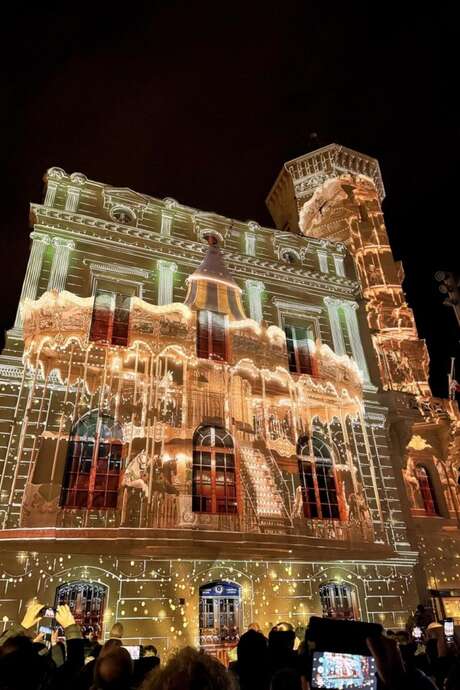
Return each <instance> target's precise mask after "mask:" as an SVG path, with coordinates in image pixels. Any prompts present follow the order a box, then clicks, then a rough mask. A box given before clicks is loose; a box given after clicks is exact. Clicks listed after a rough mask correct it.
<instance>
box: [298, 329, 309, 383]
mask: <svg viewBox="0 0 460 690" xmlns="http://www.w3.org/2000/svg"><path fill="white" fill-rule="evenodd" d="M295 337H296V343H295V345H296V350H297V367H298V368H297V372H298V373H299V374H313V362H312V356H311V353H310V348H309V346H308V331H307V330H306V329H305V328H299V327H296V329H295Z"/></svg>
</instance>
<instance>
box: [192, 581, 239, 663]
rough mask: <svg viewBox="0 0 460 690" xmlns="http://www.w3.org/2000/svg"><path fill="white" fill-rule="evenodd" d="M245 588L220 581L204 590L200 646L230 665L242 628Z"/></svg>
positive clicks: (201, 599)
mask: <svg viewBox="0 0 460 690" xmlns="http://www.w3.org/2000/svg"><path fill="white" fill-rule="evenodd" d="M241 615H242V608H241V587H240V586H239V585H237V584H235V583H233V582H225V581H223V580H219V581H217V582H210V583H209V584H207V585H202V586H201V587H200V646H201V647H203V648H204V649H206V651H207V652H209V653H211V654H213V655H214V656H217V657H218V658H219V659H220V660H221V661H222V662H223V663H224V664H226V665H227V664H228V651H229V650H230V649H232V648H233V647H235V646H236V644H237V642H238V639H239V636H240V629H241Z"/></svg>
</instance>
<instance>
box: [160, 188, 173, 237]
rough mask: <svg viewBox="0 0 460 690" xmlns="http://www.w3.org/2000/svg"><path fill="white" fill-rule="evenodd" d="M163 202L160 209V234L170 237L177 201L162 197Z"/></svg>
mask: <svg viewBox="0 0 460 690" xmlns="http://www.w3.org/2000/svg"><path fill="white" fill-rule="evenodd" d="M163 203H164V205H165V207H164V208H163V209H162V211H161V227H160V235H161V236H162V237H170V236H171V227H172V222H173V217H174V209H175V208H176V206H177V201H175V200H174V199H170V198H169V197H167V198H166V199H163Z"/></svg>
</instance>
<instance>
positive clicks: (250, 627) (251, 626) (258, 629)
mask: <svg viewBox="0 0 460 690" xmlns="http://www.w3.org/2000/svg"><path fill="white" fill-rule="evenodd" d="M248 630H255V631H256V632H262V630H261V627H260V625H259V624H258V623H249V625H248Z"/></svg>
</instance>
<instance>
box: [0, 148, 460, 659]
mask: <svg viewBox="0 0 460 690" xmlns="http://www.w3.org/2000/svg"><path fill="white" fill-rule="evenodd" d="M46 183H47V184H46V196H45V199H44V201H43V203H42V204H32V205H31V224H32V226H33V232H32V234H31V239H32V244H31V251H30V258H29V263H28V267H27V271H26V276H25V280H24V285H23V289H22V293H21V297H20V304H19V307H18V312H17V316H16V321H15V324H14V326H13V328H12V329H11V330H10V331H9V332H8V333H7V335H6V345H5V349H4V352H3V354H2V356H1V359H0V401H1V403H0V404H1V421H0V424H1V448H0V450H1V460H0V472H1V474H0V519H1V521H2V532H1V533H0V548H1V553H0V561H1V565H0V576H1V578H0V607H1V608H0V618H2V619H3V624H4V626H7V625H8V624H9V622H10V620H13V619H15V618H17V615H18V607H19V606H20V605H21V602H24V600H27V599H28V598H30V597H32V596H34V595H37V596H38V597H40V598H41V600H43V601H44V603H48V604H53V603H54V602H56V603H58V602H61V601H69V602H70V604H71V606H72V608H73V610H74V612H75V615H76V617H77V619H78V620H79V622H81V623H84V624H87V625H93V626H95V627H97V628H98V629H100V631H101V634H102V635H104V634H106V632H108V628H109V627H110V624H111V623H113V622H114V621H115V620H122V621H123V623H124V627H125V640H126V642H127V643H131V644H137V643H147V642H148V641H152V640H153V641H154V642H155V644H156V645H157V646H158V647H159V649H160V650H161V651H162V652H163V653H164V652H165V651H166V650H167V649H168V648H171V647H174V646H177V645H182V644H186V643H191V644H201V645H202V646H205V647H207V648H209V649H212V650H213V651H214V652H216V653H218V654H219V655H221V656H222V658H225V654H226V651H227V650H228V648H229V647H231V646H233V645H234V644H235V640H236V638H237V636H238V634H239V633H240V632H241V631H242V630H244V629H245V628H246V626H247V625H248V624H249V623H250V622H251V621H253V620H256V621H257V622H259V623H260V625H261V626H262V627H263V628H265V629H266V630H267V628H268V627H269V626H270V625H271V624H273V623H275V622H277V621H278V620H289V621H291V622H292V623H293V624H294V625H305V623H306V622H307V620H308V617H309V615H311V614H319V615H328V616H338V617H348V618H361V619H366V620H375V621H379V622H382V623H383V624H384V625H386V626H391V627H396V626H398V627H400V626H403V625H404V623H405V620H406V619H407V616H408V615H409V613H410V612H411V611H412V610H413V609H414V607H415V604H416V603H417V602H418V601H420V600H427V601H429V600H430V597H431V598H433V600H434V602H435V605H436V607H437V610H438V613H439V615H444V614H446V615H450V614H452V615H454V616H455V615H458V616H460V606H458V604H459V603H460V592H458V594H459V597H457V596H456V595H457V591H456V585H457V582H458V575H459V570H460V553H459V552H460V532H459V511H460V502H459V485H458V428H459V417H458V409H457V407H456V404H455V403H454V402H452V401H443V400H437V399H433V398H432V397H431V396H430V390H429V386H428V380H427V377H428V355H427V352H426V348H425V345H424V343H423V342H422V341H421V340H419V338H418V335H417V331H416V328H415V324H414V320H413V315H412V312H411V310H410V308H409V307H408V306H407V304H406V302H405V298H404V294H403V291H402V288H401V280H402V271H401V267H400V265H398V264H395V262H394V261H393V258H392V254H391V248H390V246H389V243H388V237H387V234H386V230H385V226H384V222H383V215H382V210H381V201H382V199H383V184H382V180H381V176H380V171H379V167H378V163H377V161H375V160H374V159H371V158H368V157H367V156H364V155H362V154H359V153H357V152H354V151H351V150H349V149H345V148H344V147H340V146H337V145H331V146H329V147H326V148H324V149H320V150H319V151H315V152H313V153H310V154H307V155H306V156H303V157H300V158H298V159H296V160H295V161H291V162H289V163H287V164H285V166H284V167H283V170H282V172H281V173H280V175H279V177H278V179H277V181H276V182H275V185H274V186H273V188H272V190H271V192H270V194H269V197H268V199H267V204H268V207H269V209H270V212H271V214H272V216H273V219H274V221H275V225H276V228H277V229H269V228H264V227H261V226H259V225H258V224H257V223H256V222H253V221H249V222H246V223H243V222H239V221H235V220H233V219H229V218H225V217H223V216H220V215H217V214H214V213H205V212H201V211H199V210H196V209H194V208H190V207H187V206H184V205H182V204H180V203H178V202H176V201H175V200H173V199H170V198H167V199H163V200H158V199H155V198H152V197H149V196H146V195H143V194H139V193H136V192H133V191H131V190H130V189H125V188H123V189H119V188H113V187H110V186H108V185H105V184H100V183H98V182H94V181H91V180H88V179H87V178H86V177H85V176H84V175H82V174H80V173H74V174H72V175H67V174H66V173H65V172H64V171H63V170H61V169H59V168H51V169H50V170H49V171H48V173H47V176H46ZM456 607H457V608H456Z"/></svg>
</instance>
